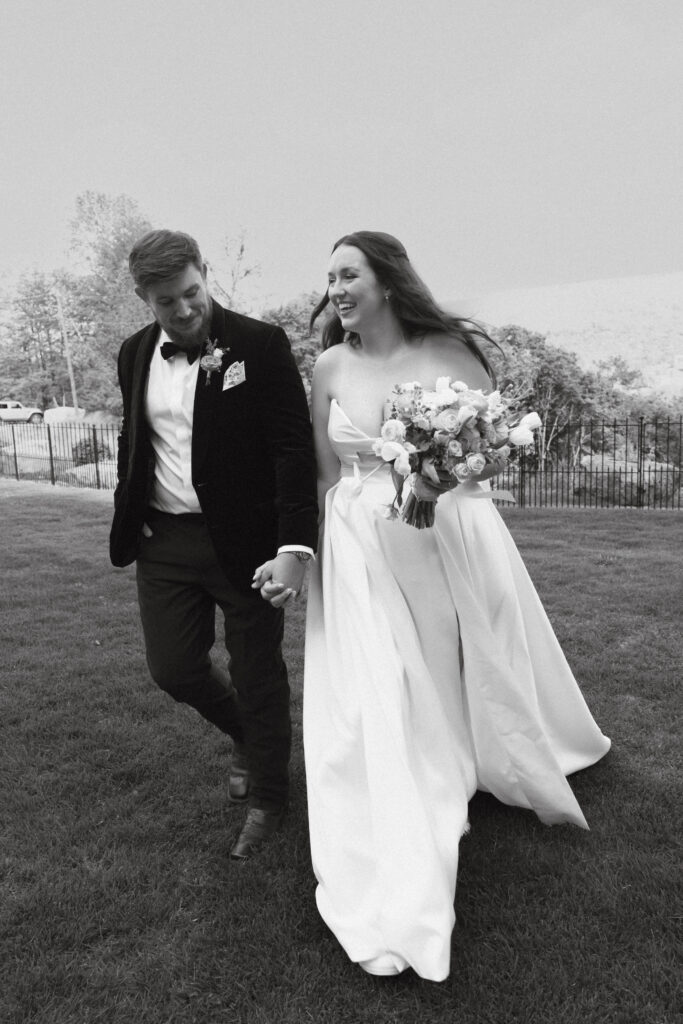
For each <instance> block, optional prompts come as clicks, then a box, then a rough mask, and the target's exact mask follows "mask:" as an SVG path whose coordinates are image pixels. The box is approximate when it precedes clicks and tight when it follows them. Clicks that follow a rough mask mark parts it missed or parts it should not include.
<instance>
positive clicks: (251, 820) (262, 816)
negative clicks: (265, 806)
mask: <svg viewBox="0 0 683 1024" xmlns="http://www.w3.org/2000/svg"><path fill="white" fill-rule="evenodd" d="M284 816H285V808H284V807H283V808H281V809H280V810H279V811H264V810H262V809H261V808H260V807H250V808H249V811H248V812H247V820H246V821H245V823H244V828H243V829H242V831H241V832H240V834H239V838H238V840H237V842H236V843H235V845H234V846H233V848H232V850H231V851H230V858H231V859H232V860H248V859H249V857H251V855H252V853H256V851H257V850H258V849H259V847H261V846H262V845H263V844H264V843H265V842H266V840H268V839H270V837H271V836H272V835H273V833H274V832H276V831H277V830H278V828H279V827H280V825H281V824H282V820H283V818H284Z"/></svg>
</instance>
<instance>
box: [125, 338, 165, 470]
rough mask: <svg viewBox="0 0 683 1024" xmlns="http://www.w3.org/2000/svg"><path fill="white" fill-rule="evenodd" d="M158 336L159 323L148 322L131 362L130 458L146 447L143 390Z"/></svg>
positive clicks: (144, 390) (139, 453)
mask: <svg viewBox="0 0 683 1024" xmlns="http://www.w3.org/2000/svg"><path fill="white" fill-rule="evenodd" d="M158 337H159V325H158V324H156V323H154V324H150V325H149V327H148V328H147V330H146V331H145V333H144V334H143V335H142V337H141V338H140V343H139V345H138V349H137V352H136V355H135V360H134V362H133V378H132V381H131V392H130V428H129V429H130V438H129V445H130V458H131V459H134V458H136V457H139V456H140V455H141V454H142V453H143V451H144V450H145V448H146V444H145V442H146V440H147V424H146V420H145V392H146V390H147V378H148V376H149V364H150V363H151V361H152V356H153V354H154V348H155V345H156V343H157V339H158Z"/></svg>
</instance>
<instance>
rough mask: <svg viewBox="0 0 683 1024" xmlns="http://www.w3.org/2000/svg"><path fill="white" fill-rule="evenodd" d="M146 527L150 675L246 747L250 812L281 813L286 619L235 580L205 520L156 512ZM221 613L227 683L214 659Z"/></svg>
mask: <svg viewBox="0 0 683 1024" xmlns="http://www.w3.org/2000/svg"><path fill="white" fill-rule="evenodd" d="M147 523H148V526H149V527H150V530H151V536H149V537H145V538H143V541H142V546H141V549H140V553H139V555H138V560H137V567H136V570H137V587H138V602H139V606H140V618H141V621H142V629H143V633H144V637H145V647H146V653H147V664H148V666H149V670H150V673H151V676H152V678H153V679H154V681H155V682H156V683H157V685H158V686H160V687H161V689H163V690H165V691H166V692H167V693H168V694H169V695H170V696H171V697H173V698H174V699H175V700H177V701H179V702H182V703H185V704H189V705H190V706H192V707H194V708H195V709H196V710H197V711H198V712H199V713H200V714H201V715H203V717H204V718H206V719H208V720H209V721H210V722H212V723H213V724H214V725H216V726H217V727H218V728H219V729H221V731H222V732H224V733H227V734H228V735H230V736H231V737H232V738H233V740H234V741H235V742H236V743H239V744H240V745H243V746H244V748H245V751H246V755H247V761H248V764H249V771H250V775H251V786H250V804H251V806H254V807H261V808H264V809H266V810H270V809H275V808H279V807H281V806H282V805H283V804H284V803H285V802H286V800H287V789H288V764H289V756H290V750H291V719H290V709H289V683H288V679H287V668H286V666H285V663H284V660H283V657H282V636H283V629H284V613H283V611H282V609H277V608H273V606H272V605H270V604H269V603H268V602H267V601H264V600H263V598H262V597H261V595H260V593H259V591H258V590H252V589H251V588H248V589H245V588H243V587H237V586H235V585H234V584H233V583H232V582H231V580H230V579H229V578H228V577H227V575H226V574H225V573H224V571H223V570H222V569H221V567H220V565H219V564H218V560H217V557H216V551H215V548H214V546H213V543H212V541H211V538H210V536H209V532H208V529H207V526H206V523H205V521H204V516H202V515H192V514H186V515H170V514H168V513H164V512H158V511H156V510H154V509H150V510H149V512H148V516H147ZM254 568H256V567H254ZM216 606H218V607H219V608H220V610H221V612H222V614H223V620H224V635H225V646H226V648H227V651H228V656H229V662H228V666H229V670H230V678H228V677H227V676H226V675H225V673H223V672H222V671H221V670H220V669H219V668H218V667H217V666H216V665H214V664H213V663H212V661H211V648H212V647H213V644H214V642H215V639H216V636H215V623H216Z"/></svg>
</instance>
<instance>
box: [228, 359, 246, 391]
mask: <svg viewBox="0 0 683 1024" xmlns="http://www.w3.org/2000/svg"><path fill="white" fill-rule="evenodd" d="M246 379H247V375H246V373H245V372H244V362H241V363H232V364H231V365H230V366H229V367H228V368H227V370H226V371H225V375H224V377H223V390H224V391H227V390H228V388H234V387H236V386H237V384H243V383H244V381H245V380H246Z"/></svg>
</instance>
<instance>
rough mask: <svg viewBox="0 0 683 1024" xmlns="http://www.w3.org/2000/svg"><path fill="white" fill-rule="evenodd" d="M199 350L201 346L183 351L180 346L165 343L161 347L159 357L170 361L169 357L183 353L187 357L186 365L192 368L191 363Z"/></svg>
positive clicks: (170, 342) (168, 342)
mask: <svg viewBox="0 0 683 1024" xmlns="http://www.w3.org/2000/svg"><path fill="white" fill-rule="evenodd" d="M200 348H201V346H200V345H197V346H196V347H195V348H191V349H184V348H181V347H180V345H175V344H174V343H173V342H172V341H165V342H164V343H163V345H162V346H161V357H162V359H170V358H171V356H176V355H178V353H179V352H183V353H184V354H185V355H186V356H187V361H188V363H189V364H190V366H192V363H193V362H194V361H195V359H196V358H197V356H198V355H199V350H200Z"/></svg>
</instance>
